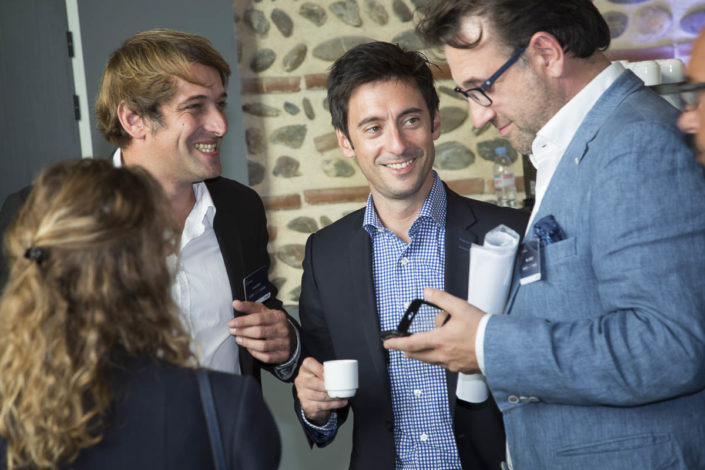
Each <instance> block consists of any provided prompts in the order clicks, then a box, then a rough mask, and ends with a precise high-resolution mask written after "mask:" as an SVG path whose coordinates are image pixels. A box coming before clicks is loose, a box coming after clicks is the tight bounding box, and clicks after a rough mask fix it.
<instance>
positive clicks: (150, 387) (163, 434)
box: [0, 358, 281, 470]
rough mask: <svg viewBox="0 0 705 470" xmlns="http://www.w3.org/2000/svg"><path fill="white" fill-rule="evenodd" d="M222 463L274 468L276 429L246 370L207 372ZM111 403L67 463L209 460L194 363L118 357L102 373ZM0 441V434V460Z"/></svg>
mask: <svg viewBox="0 0 705 470" xmlns="http://www.w3.org/2000/svg"><path fill="white" fill-rule="evenodd" d="M208 375H209V377H210V381H211V386H212V389H213V397H214V402H215V407H216V413H217V416H218V424H219V427H220V433H221V437H222V442H223V450H224V454H225V459H226V462H227V467H228V468H232V469H235V468H237V469H261V470H265V469H266V470H275V469H276V468H277V466H278V464H279V459H280V453H281V450H280V449H281V447H280V440H279V433H278V431H277V427H276V424H275V423H274V419H273V418H272V415H271V413H270V412H269V409H268V408H267V405H266V404H265V403H264V400H263V398H262V394H261V392H260V390H259V388H258V386H257V384H256V383H255V381H254V380H253V379H252V378H251V377H240V376H236V375H231V374H223V373H219V372H213V371H211V372H209V373H208ZM107 380H108V383H109V385H110V390H111V393H112V394H113V398H114V399H113V406H112V408H111V410H110V412H109V413H108V415H107V416H106V421H105V423H106V429H105V432H104V435H103V439H102V440H101V441H100V442H99V443H98V444H96V445H94V446H92V447H89V448H86V449H84V450H83V451H81V453H80V454H79V456H78V459H77V460H76V461H75V462H74V463H73V464H71V465H70V466H69V467H70V468H72V469H75V470H82V469H97V468H100V469H103V470H111V469H115V470H118V469H120V470H122V469H127V468H129V469H149V470H153V469H207V468H213V467H214V464H213V458H212V453H211V448H210V441H209V439H208V431H207V427H206V420H205V417H204V413H203V408H202V406H201V399H200V395H199V391H198V381H197V379H196V374H195V371H194V370H192V369H187V368H183V367H177V366H175V365H173V364H168V363H164V362H156V361H154V360H148V359H132V358H129V359H128V358H123V359H122V360H121V361H120V366H119V367H114V368H113V367H111V368H109V373H108V376H107ZM5 445H6V442H5V440H4V439H2V438H1V437H0V468H6V467H5V453H6V449H5Z"/></svg>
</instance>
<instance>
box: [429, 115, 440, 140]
mask: <svg viewBox="0 0 705 470" xmlns="http://www.w3.org/2000/svg"><path fill="white" fill-rule="evenodd" d="M431 136H432V137H433V140H436V139H438V138H439V137H440V136H441V110H440V109H438V108H436V112H435V113H434V115H433V132H432V133H431Z"/></svg>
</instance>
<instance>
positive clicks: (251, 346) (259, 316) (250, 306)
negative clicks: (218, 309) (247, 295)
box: [228, 300, 296, 364]
mask: <svg viewBox="0 0 705 470" xmlns="http://www.w3.org/2000/svg"><path fill="white" fill-rule="evenodd" d="M233 308H235V310H237V311H238V312H242V313H245V314H247V315H241V316H238V317H235V318H233V319H232V320H230V321H229V322H228V328H229V330H230V334H231V335H233V336H234V337H235V341H237V344H239V345H240V346H243V347H245V348H247V350H248V351H250V354H252V357H254V358H255V359H257V360H260V361H262V362H264V363H266V364H282V363H284V362H286V361H287V360H289V358H290V357H291V355H292V354H293V353H294V351H295V350H296V332H295V331H294V327H293V326H292V325H291V323H290V322H289V320H288V319H287V317H286V314H285V313H284V312H282V311H281V310H271V309H269V308H267V307H266V306H265V305H264V304H262V303H255V302H243V301H240V300H235V301H233Z"/></svg>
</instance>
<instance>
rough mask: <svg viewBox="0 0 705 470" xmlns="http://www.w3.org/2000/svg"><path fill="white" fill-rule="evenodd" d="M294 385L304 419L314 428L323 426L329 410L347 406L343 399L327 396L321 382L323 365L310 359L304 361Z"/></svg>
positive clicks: (328, 415)
mask: <svg viewBox="0 0 705 470" xmlns="http://www.w3.org/2000/svg"><path fill="white" fill-rule="evenodd" d="M294 385H295V386H296V394H297V396H298V397H299V401H300V402H301V408H302V409H303V410H304V415H305V416H306V419H307V420H308V421H309V422H310V423H311V424H315V425H316V426H323V425H324V424H326V423H327V422H328V419H329V418H330V412H331V410H337V409H338V408H343V407H344V406H346V405H347V404H348V401H347V400H345V399H340V398H331V397H329V396H328V392H326V387H325V384H324V382H323V364H321V363H320V362H318V361H317V360H315V359H314V358H312V357H307V358H306V359H304V362H303V363H302V364H301V368H300V369H299V375H297V376H296V379H294Z"/></svg>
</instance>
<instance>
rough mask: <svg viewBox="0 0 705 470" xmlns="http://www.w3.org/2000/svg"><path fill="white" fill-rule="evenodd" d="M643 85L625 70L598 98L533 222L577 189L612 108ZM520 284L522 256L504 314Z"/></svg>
mask: <svg viewBox="0 0 705 470" xmlns="http://www.w3.org/2000/svg"><path fill="white" fill-rule="evenodd" d="M642 86H643V83H642V81H641V80H640V79H639V78H638V77H637V76H636V75H634V73H633V72H631V71H630V70H626V71H625V72H624V73H622V74H621V75H620V76H619V77H618V78H617V80H616V81H615V82H614V83H613V84H612V85H611V86H610V87H609V88H608V89H607V90H606V91H605V92H604V94H603V95H602V96H601V97H600V99H599V100H597V103H595V105H594V106H593V108H592V109H591V110H590V112H588V114H587V116H585V119H584V120H583V122H582V124H580V127H579V128H578V130H577V132H576V133H575V136H574V137H573V139H572V140H571V141H570V144H569V145H568V148H567V149H566V151H565V153H564V154H563V156H562V157H561V161H560V162H559V163H558V166H557V167H556V171H555V173H554V174H553V176H552V177H551V182H550V184H549V185H548V188H547V189H546V194H544V197H543V200H542V201H541V206H540V207H539V210H538V212H537V213H536V215H535V216H534V219H533V221H532V222H533V223H536V221H538V220H541V219H542V218H543V217H545V216H546V215H549V214H553V212H554V205H558V206H561V205H562V202H563V199H564V195H565V194H568V193H570V192H572V191H573V185H574V180H575V174H576V173H577V172H578V171H579V167H580V163H581V162H582V161H583V159H584V158H585V157H586V156H587V154H588V153H589V150H590V143H591V142H592V141H593V140H594V139H595V137H596V136H597V133H598V132H599V130H600V129H601V128H602V126H603V124H604V122H605V120H606V119H607V118H608V117H609V115H610V114H611V113H612V111H613V110H614V109H615V108H616V107H617V106H619V104H620V103H621V102H622V101H624V99H625V98H626V97H627V96H629V95H630V94H631V93H634V92H635V91H637V90H638V89H639V88H641V87H642ZM533 223H532V226H531V227H530V228H529V231H528V232H527V234H528V235H527V238H529V239H531V238H533V235H532V234H533ZM520 287H521V286H520V284H519V258H518V257H517V263H516V265H515V269H514V280H513V281H512V288H511V291H510V294H509V299H508V301H507V306H506V307H505V309H504V313H506V314H509V313H510V312H511V308H512V306H513V304H514V299H515V298H516V295H517V292H518V291H519V289H520Z"/></svg>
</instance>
